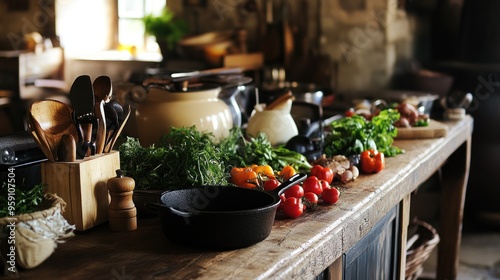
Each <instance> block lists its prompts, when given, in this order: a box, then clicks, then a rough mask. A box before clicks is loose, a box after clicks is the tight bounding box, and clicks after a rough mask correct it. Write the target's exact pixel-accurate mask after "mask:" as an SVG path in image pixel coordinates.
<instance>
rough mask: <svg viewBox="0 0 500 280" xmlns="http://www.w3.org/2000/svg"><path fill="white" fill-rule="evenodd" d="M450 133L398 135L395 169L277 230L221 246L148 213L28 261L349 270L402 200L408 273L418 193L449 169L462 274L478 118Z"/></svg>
mask: <svg viewBox="0 0 500 280" xmlns="http://www.w3.org/2000/svg"><path fill="white" fill-rule="evenodd" d="M446 124H447V125H448V126H449V131H448V135H447V136H446V137H444V138H437V139H420V140H398V141H396V143H395V145H396V146H398V147H401V148H403V149H405V150H406V153H405V154H403V155H398V156H396V157H393V158H387V160H386V169H385V170H383V171H382V172H381V173H378V174H375V175H362V176H361V177H359V178H358V179H357V180H356V181H355V182H352V183H350V184H349V185H348V186H349V188H348V189H346V190H345V191H344V193H343V195H342V196H341V199H340V201H339V203H337V204H336V205H333V206H325V207H321V208H320V209H319V210H317V211H314V212H308V213H306V214H305V215H303V216H302V217H300V218H298V219H288V220H277V221H276V222H275V225H274V227H273V230H272V232H271V235H270V236H269V237H268V238H267V239H266V240H264V241H262V242H260V243H258V244H255V245H253V246H250V247H248V248H244V249H239V250H233V251H223V252H214V251H206V250H202V249H196V248H186V247H183V246H181V245H178V244H174V243H171V242H170V241H169V240H167V239H166V238H165V237H164V236H163V235H162V232H161V228H160V226H159V223H158V221H157V220H156V219H155V218H149V219H139V221H138V229H137V230H135V231H132V232H111V231H110V230H109V229H108V225H107V224H104V225H102V226H99V227H96V228H93V229H90V230H88V231H85V232H83V233H78V234H76V236H75V237H73V238H70V239H69V240H67V242H66V243H64V244H60V245H59V247H58V248H57V249H56V251H55V253H54V254H53V255H52V256H51V257H50V258H49V259H48V260H47V261H46V262H44V263H43V264H41V265H40V266H39V267H37V268H35V269H32V270H27V271H21V272H20V274H19V275H20V276H21V277H25V278H30V279H270V278H272V279H276V278H279V279H294V278H300V279H304V278H305V279H311V278H313V277H314V276H316V275H318V274H320V273H321V272H322V271H324V270H325V269H327V268H330V269H329V271H330V277H331V278H334V279H337V278H339V277H341V276H342V271H341V270H340V269H337V268H339V267H341V266H340V265H341V262H342V261H341V260H342V254H343V253H345V252H347V251H348V250H349V249H350V248H352V247H353V245H355V244H356V243H357V242H359V240H361V238H363V237H364V236H365V235H366V234H367V233H368V232H369V231H370V230H371V229H372V228H373V227H374V225H375V224H376V223H377V222H378V221H379V220H380V219H381V218H382V217H384V215H385V214H386V213H387V212H388V211H389V210H390V209H392V208H394V207H395V206H396V205H399V206H400V209H401V210H400V211H401V212H400V213H401V214H402V215H400V217H401V220H400V222H399V223H398V224H399V225H400V234H401V240H403V243H402V244H401V245H402V246H401V255H402V256H403V257H402V258H401V260H400V263H399V269H398V271H397V273H399V274H400V275H401V277H400V278H402V279H404V265H405V258H404V256H405V254H404V253H405V250H406V249H405V246H404V242H405V241H406V228H407V226H408V222H409V203H410V199H411V193H412V192H413V191H414V190H415V189H416V188H417V187H418V186H419V185H420V184H421V183H422V182H424V181H425V180H426V179H428V178H429V177H430V176H431V175H432V174H434V173H435V172H436V170H438V169H439V168H441V170H442V174H443V178H444V185H443V186H442V192H443V194H444V195H442V197H445V198H444V199H445V201H443V203H442V204H441V205H442V206H441V218H440V221H441V222H440V227H439V228H440V234H441V235H442V236H445V237H446V238H441V242H440V243H439V247H438V248H439V251H438V252H439V253H438V272H437V273H438V275H437V279H455V278H456V276H457V268H458V256H459V248H460V247H459V245H460V240H461V226H462V214H463V206H464V199H465V190H466V183H467V177H468V170H469V157H470V147H471V146H470V145H471V143H470V142H471V140H470V139H471V134H472V127H473V121H472V119H471V118H470V117H467V118H465V119H463V120H461V121H454V122H447V123H446Z"/></svg>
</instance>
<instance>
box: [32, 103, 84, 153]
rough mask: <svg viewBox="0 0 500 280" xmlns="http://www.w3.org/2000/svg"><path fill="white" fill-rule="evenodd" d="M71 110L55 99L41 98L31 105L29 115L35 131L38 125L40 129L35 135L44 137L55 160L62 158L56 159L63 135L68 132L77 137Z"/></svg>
mask: <svg viewBox="0 0 500 280" xmlns="http://www.w3.org/2000/svg"><path fill="white" fill-rule="evenodd" d="M72 111H73V110H72V109H71V107H69V106H68V105H66V104H64V103H62V102H60V101H57V100H41V101H36V102H34V103H33V104H32V105H31V108H30V115H31V118H32V119H33V123H34V128H35V130H36V131H37V127H38V126H39V129H40V131H37V135H38V136H39V138H42V139H43V138H44V139H45V141H46V143H47V146H48V149H49V150H50V153H51V154H52V155H53V157H54V159H55V160H64V159H58V156H57V154H58V153H57V151H58V149H59V145H61V140H62V137H63V135H65V134H69V135H71V136H72V137H73V138H74V139H78V132H77V130H76V129H77V128H76V126H75V124H74V123H73V119H72V115H71V113H72ZM42 136H43V137H42ZM42 139H40V140H42Z"/></svg>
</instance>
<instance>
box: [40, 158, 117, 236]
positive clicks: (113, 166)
mask: <svg viewBox="0 0 500 280" xmlns="http://www.w3.org/2000/svg"><path fill="white" fill-rule="evenodd" d="M117 169H120V153H119V152H118V151H111V152H110V153H103V154H98V155H95V156H90V157H85V158H84V159H83V160H77V161H75V162H49V161H47V162H43V163H42V164H41V171H42V183H43V184H45V185H47V188H48V189H47V191H48V192H50V193H54V194H57V195H58V196H59V197H61V198H62V199H63V200H64V201H65V202H66V204H67V205H66V211H65V212H64V213H63V216H64V218H66V220H68V222H69V223H70V224H74V225H75V227H76V230H77V231H84V230H87V229H90V228H92V227H94V226H96V225H99V224H102V223H105V222H106V221H108V205H109V202H110V197H109V194H108V189H107V187H106V182H107V180H108V179H110V178H113V177H115V176H116V173H115V172H116V170H117Z"/></svg>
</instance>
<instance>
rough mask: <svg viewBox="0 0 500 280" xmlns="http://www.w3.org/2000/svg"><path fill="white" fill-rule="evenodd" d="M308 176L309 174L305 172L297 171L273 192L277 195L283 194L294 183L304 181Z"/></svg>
mask: <svg viewBox="0 0 500 280" xmlns="http://www.w3.org/2000/svg"><path fill="white" fill-rule="evenodd" d="M306 178H307V174H305V173H297V174H295V175H293V176H292V177H290V178H289V179H288V180H286V181H285V182H283V183H281V185H279V186H278V187H277V188H275V189H274V190H272V191H271V192H272V193H273V194H274V195H277V196H278V197H279V196H280V195H282V194H283V193H284V192H285V191H286V190H287V189H288V188H290V187H291V186H293V185H296V184H298V183H300V182H302V181H304V180H305V179H306Z"/></svg>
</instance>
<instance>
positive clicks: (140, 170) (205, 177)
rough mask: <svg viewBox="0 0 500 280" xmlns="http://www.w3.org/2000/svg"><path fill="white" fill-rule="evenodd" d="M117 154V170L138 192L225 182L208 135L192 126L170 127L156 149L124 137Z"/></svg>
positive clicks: (214, 147) (219, 157)
mask: <svg viewBox="0 0 500 280" xmlns="http://www.w3.org/2000/svg"><path fill="white" fill-rule="evenodd" d="M119 151H120V161H121V162H120V165H121V168H122V169H123V170H124V171H125V174H126V175H127V176H130V177H132V178H134V179H135V181H136V187H137V188H138V189H165V190H167V189H181V188H188V187H193V186H197V185H211V184H222V183H225V182H226V180H227V178H226V173H225V170H224V163H223V161H222V158H221V156H220V152H219V150H218V149H217V147H216V146H215V145H214V144H213V141H212V135H211V134H208V133H202V132H199V131H197V130H196V129H194V127H191V128H172V130H171V131H170V133H169V134H167V135H165V136H164V137H163V138H162V140H161V141H160V143H159V145H158V146H157V147H156V146H155V145H152V146H149V147H142V146H141V145H140V142H139V140H138V139H136V138H133V137H127V140H126V142H125V143H123V144H122V145H120V147H119Z"/></svg>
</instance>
